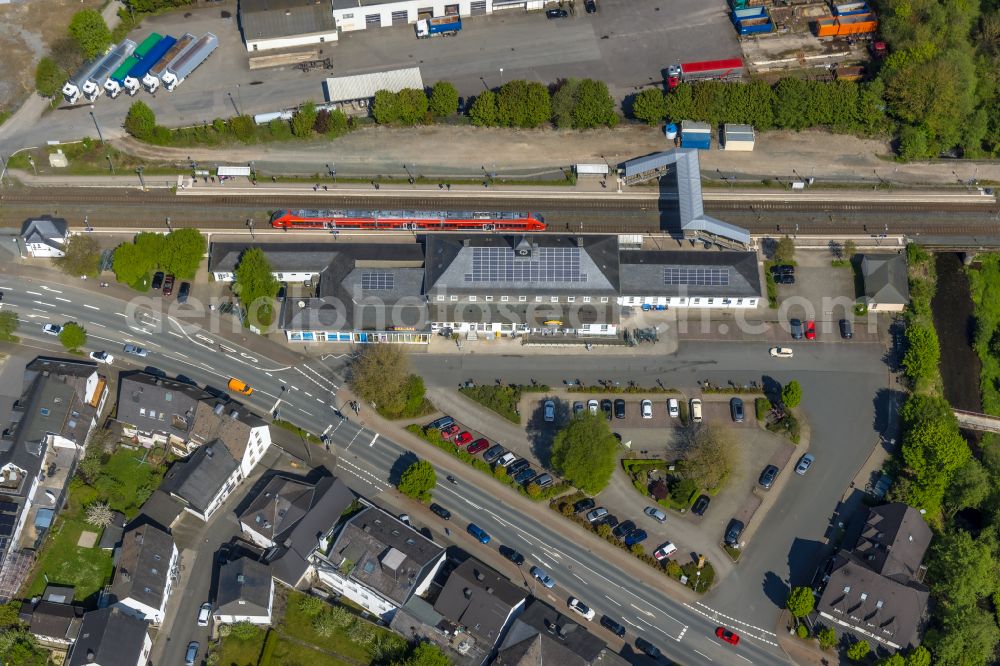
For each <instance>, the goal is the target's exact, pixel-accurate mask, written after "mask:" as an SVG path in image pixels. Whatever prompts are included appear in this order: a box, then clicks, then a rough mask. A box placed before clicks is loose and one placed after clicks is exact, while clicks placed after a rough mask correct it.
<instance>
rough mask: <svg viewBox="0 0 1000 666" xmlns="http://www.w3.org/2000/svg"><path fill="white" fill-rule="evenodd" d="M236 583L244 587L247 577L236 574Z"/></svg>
mask: <svg viewBox="0 0 1000 666" xmlns="http://www.w3.org/2000/svg"><path fill="white" fill-rule="evenodd" d="M236 582H237V583H239V584H240V585H242V584H243V583H245V582H246V576H244V575H243V574H236Z"/></svg>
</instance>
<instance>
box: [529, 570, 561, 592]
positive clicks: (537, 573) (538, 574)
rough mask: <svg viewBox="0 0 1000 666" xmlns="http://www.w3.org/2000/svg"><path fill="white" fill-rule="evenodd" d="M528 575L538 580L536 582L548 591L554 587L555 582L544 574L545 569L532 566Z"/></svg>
mask: <svg viewBox="0 0 1000 666" xmlns="http://www.w3.org/2000/svg"><path fill="white" fill-rule="evenodd" d="M530 573H531V575H532V576H534V577H535V578H537V579H538V582H540V583H541V584H542V585H544V586H545V587H547V588H549V589H550V590H551V589H552V588H553V587H555V586H556V582H555V581H554V580H552V576H550V575H548V574H547V573H545V569H543V568H541V567H539V566H533V567H531V571H530Z"/></svg>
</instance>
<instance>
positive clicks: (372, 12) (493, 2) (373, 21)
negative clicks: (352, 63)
mask: <svg viewBox="0 0 1000 666" xmlns="http://www.w3.org/2000/svg"><path fill="white" fill-rule="evenodd" d="M544 4H545V3H544V0H458V1H457V2H456V1H455V0H401V1H399V2H385V1H383V0H333V18H334V20H335V21H336V23H337V29H338V30H340V31H342V32H352V31H354V30H366V29H368V28H384V27H388V26H393V25H406V24H408V23H416V22H417V21H419V20H420V19H427V18H434V17H438V16H454V15H456V14H457V15H458V16H463V17H464V16H480V15H484V14H492V13H493V12H496V11H500V10H503V9H542V6H543V5H544Z"/></svg>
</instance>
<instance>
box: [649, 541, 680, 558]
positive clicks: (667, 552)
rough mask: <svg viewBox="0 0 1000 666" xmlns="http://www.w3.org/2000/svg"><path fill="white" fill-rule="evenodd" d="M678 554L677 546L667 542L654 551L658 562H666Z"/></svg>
mask: <svg viewBox="0 0 1000 666" xmlns="http://www.w3.org/2000/svg"><path fill="white" fill-rule="evenodd" d="M676 552H677V546H675V545H674V544H672V543H670V542H669V541H667V542H666V543H665V544H663V545H662V546H660V547H659V548H657V549H656V550H654V551H653V557H655V558H656V559H657V560H665V559H667V558H668V557H670V556H671V555H673V554H674V553H676Z"/></svg>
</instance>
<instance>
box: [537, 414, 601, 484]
mask: <svg viewBox="0 0 1000 666" xmlns="http://www.w3.org/2000/svg"><path fill="white" fill-rule="evenodd" d="M617 450H618V442H617V440H616V439H615V437H614V435H612V434H611V429H610V428H609V427H608V422H607V421H606V420H605V419H604V418H603V417H601V416H597V415H593V414H589V413H586V414H583V415H581V416H580V417H578V418H575V419H573V420H572V421H570V422H569V424H568V425H567V426H566V427H565V428H563V429H562V430H560V431H559V432H558V434H556V437H555V440H554V441H553V442H552V454H551V461H552V468H553V469H555V471H556V472H557V473H558V474H559V475H560V476H562V477H563V478H564V479H566V480H567V481H569V482H570V483H572V484H573V485H574V486H576V487H577V488H579V489H580V490H582V491H584V492H586V493H589V494H591V495H596V494H597V493H599V492H601V490H603V489H604V487H605V486H606V485H608V481H610V480H611V474H612V473H613V472H614V471H615V462H616V460H617V458H618V453H617Z"/></svg>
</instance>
